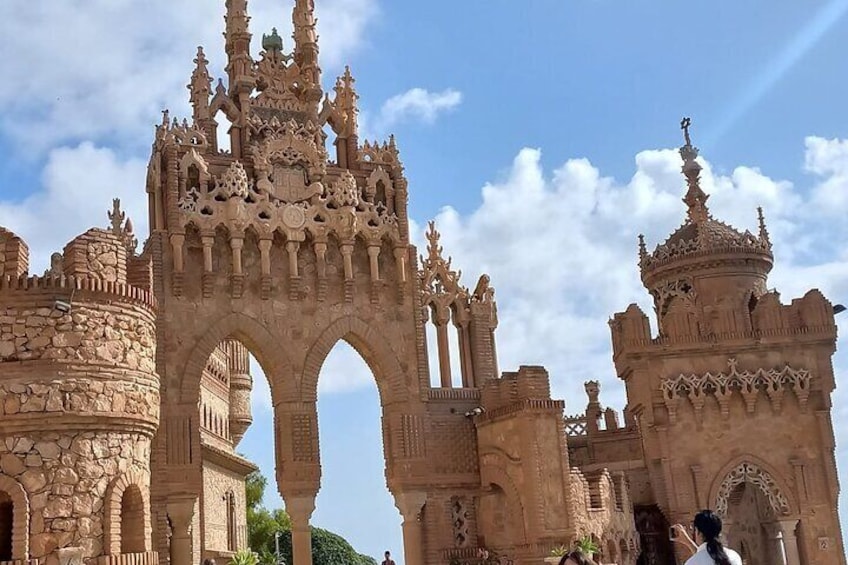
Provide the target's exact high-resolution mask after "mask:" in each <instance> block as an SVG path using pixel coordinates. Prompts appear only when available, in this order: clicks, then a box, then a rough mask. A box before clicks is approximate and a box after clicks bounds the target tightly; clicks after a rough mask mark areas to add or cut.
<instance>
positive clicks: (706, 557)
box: [686, 543, 742, 565]
mask: <svg viewBox="0 0 848 565" xmlns="http://www.w3.org/2000/svg"><path fill="white" fill-rule="evenodd" d="M724 552H725V553H726V554H727V558H728V559H729V560H730V565H742V558H741V557H739V554H738V553H736V552H735V551H733V550H732V549H729V548H727V547H725V548H724ZM686 565H715V561H713V558H712V557H710V554H709V553H707V544H705V543H704V544H701V547H699V548H698V551H697V552H695V555H693V556H692V557H690V558H689V559H688V560H687V561H686Z"/></svg>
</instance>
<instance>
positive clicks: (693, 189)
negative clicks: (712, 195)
mask: <svg viewBox="0 0 848 565" xmlns="http://www.w3.org/2000/svg"><path fill="white" fill-rule="evenodd" d="M691 125H692V120H691V119H689V118H683V120H681V122H680V129H682V130H683V139H684V142H685V145H684V146H683V147H681V148H680V156H681V157H682V158H683V175H684V176H685V177H686V184H687V185H688V189H687V191H686V196H685V197H684V198H683V202H685V203H686V206H688V208H689V209H688V211H687V214H688V216H689V221H691V222H692V223H696V224H697V223H701V222H704V221H706V220H707V218H709V216H710V210H709V208H707V199H709V195H707V194H706V193H705V192H704V191H703V190H701V165H699V164H698V162H697V161H696V159H697V158H698V148H697V147H694V146H693V145H692V139H691V138H690V137H689V127H690V126H691Z"/></svg>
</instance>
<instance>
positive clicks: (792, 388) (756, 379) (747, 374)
mask: <svg viewBox="0 0 848 565" xmlns="http://www.w3.org/2000/svg"><path fill="white" fill-rule="evenodd" d="M728 365H729V368H730V370H729V371H728V372H727V373H718V374H712V373H705V374H703V375H696V374H690V375H684V374H680V375H678V376H677V377H672V378H667V379H664V380H663V381H662V382H661V384H660V390H661V392H662V394H663V399H664V400H665V405H666V407H667V408H668V411H669V415H670V417H671V418H672V420H674V419H675V418H676V415H677V409H678V408H679V406H680V404H681V402H683V401H686V400H688V401H689V402H691V404H692V406H693V407H694V408H695V412H696V414H699V415H700V413H701V411H702V410H703V408H704V404H705V402H706V399H707V397H708V396H713V397H714V398H715V399H716V400H717V401H718V403H719V406H720V408H721V413H722V415H723V416H725V417H727V416H728V415H729V413H730V406H729V403H730V397H731V396H732V395H733V394H734V393H739V394H741V395H742V397H743V399H744V400H745V407H746V409H747V411H748V413H749V414H751V413H753V412H754V408H755V406H756V403H757V398H758V397H759V395H760V394H761V392H763V391H764V392H765V393H766V395H767V396H768V398H769V400H770V402H771V405H772V408H773V409H774V410H775V412H780V410H781V408H782V406H783V404H782V402H783V396H784V394H785V393H786V392H791V393H793V394H794V395H795V396H796V397H797V399H798V403H799V404H800V406H801V409H802V410H805V409H806V406H807V400H808V398H809V396H810V381H811V380H812V375H811V374H810V372H809V371H808V370H806V369H793V368H792V367H790V366H789V365H786V366H785V367H784V368H783V369H762V368H761V369H757V370H756V371H747V370H746V371H739V369H738V366H737V362H736V359H730V360H729V361H728Z"/></svg>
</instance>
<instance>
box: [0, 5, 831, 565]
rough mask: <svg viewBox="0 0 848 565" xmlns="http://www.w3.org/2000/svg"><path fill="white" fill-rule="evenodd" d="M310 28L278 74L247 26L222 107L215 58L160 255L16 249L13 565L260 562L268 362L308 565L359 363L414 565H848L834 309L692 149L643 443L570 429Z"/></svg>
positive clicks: (120, 223) (161, 166)
mask: <svg viewBox="0 0 848 565" xmlns="http://www.w3.org/2000/svg"><path fill="white" fill-rule="evenodd" d="M293 20H294V30H295V33H294V40H295V41H294V46H293V50H292V51H291V52H287V51H285V50H284V44H283V40H282V39H281V38H280V37H279V36H278V35H277V34H276V32H273V33H271V34H270V35H265V36H263V38H262V52H261V53H260V54H259V57H258V58H257V59H254V57H253V55H252V54H251V51H250V40H251V34H250V31H249V28H248V21H249V18H248V14H247V2H246V0H227V2H226V53H227V57H228V63H229V64H228V66H227V73H228V85H227V86H224V84H223V83H219V85H218V86H217V87H216V88H215V89H214V90H213V88H212V86H211V85H212V77H211V76H210V75H209V72H208V69H207V64H208V62H207V60H206V58H205V55H204V53H203V51H202V49H201V50H199V51H198V54H197V57H196V59H195V70H194V72H193V74H192V76H191V80H190V84H189V90H190V92H191V103H192V107H193V116H192V120H191V122H189V121H188V120H185V121H183V122H179V121H177V120H173V121H172V120H171V119H170V117H169V116H168V115H167V113H166V115H165V118H164V120H163V122H162V123H161V125H159V126H158V127H157V129H156V136H155V140H154V144H153V151H152V156H151V160H150V166H149V170H148V178H147V192H148V197H149V214H150V216H149V219H150V227H151V233H150V237H149V238H148V239H147V240H146V242H145V244H144V247H143V250H142V251H141V252H140V253H139V252H137V250H136V247H137V241H136V238H135V236H134V235H133V230H132V226H131V223H130V221H129V219H127V218H126V217H125V215H124V214H123V213H122V212H121V210H120V206H119V202H117V201H115V202H114V203H113V209H112V210H111V212H110V213H109V218H110V220H111V224H112V225H111V228H110V229H97V228H95V229H92V230H89V231H88V232H86V233H85V234H83V235H81V236H80V237H78V238H76V239H74V240H73V241H72V242H71V243H69V244H68V245H67V246H66V247H65V249H64V251H63V253H57V254H54V256H53V257H52V260H51V268H50V269H49V270H48V272H47V273H45V275H44V276H43V277H29V276H28V259H29V257H28V252H27V248H26V244H25V243H24V242H23V241H22V240H21V239H20V238H18V237H17V236H15V235H14V234H12V233H11V232H8V231H6V230H2V229H0V275H2V276H0V423H1V424H2V426H0V562H5V561H13V562H15V564H16V565H22V564H23V563H25V562H27V561H37V562H40V563H44V564H45V565H47V564H49V565H59V563H62V565H64V563H65V561H69V562H73V563H79V562H81V561H86V562H88V563H92V564H97V565H107V564H108V565H156V563H159V562H161V563H173V565H189V564H195V565H196V564H198V563H200V562H201V561H202V560H203V559H205V558H210V557H211V558H215V559H220V560H225V559H226V558H227V557H228V556H230V555H232V553H233V552H234V551H236V550H238V549H240V548H243V547H245V544H246V523H245V492H244V478H245V476H246V475H247V474H249V473H250V472H251V471H252V470H253V469H254V467H253V465H252V464H250V463H249V462H248V461H245V460H243V459H242V458H241V457H239V456H238V455H236V454H235V450H236V448H237V446H238V443H239V441H240V440H241V438H242V436H243V435H244V432H245V430H246V429H247V428H248V426H249V425H250V423H251V420H252V416H251V414H250V392H251V389H252V378H251V376H250V374H249V370H248V355H249V354H248V351H250V352H251V353H253V354H254V355H255V356H256V358H257V360H258V361H259V362H260V364H261V365H262V367H263V370H264V372H265V374H266V376H267V377H268V380H269V384H270V388H271V394H272V404H273V406H274V412H275V414H274V424H275V425H274V436H275V437H274V446H275V453H276V458H277V467H276V477H275V479H276V482H277V485H278V488H279V491H280V493H281V495H282V497H283V498H284V500H285V503H286V509H287V510H288V512H289V514H290V516H291V519H292V526H293V545H294V559H295V563H294V565H310V563H311V547H310V536H309V521H310V518H311V515H312V512H313V510H314V505H315V497H316V494H317V492H318V488H319V486H320V480H321V458H320V450H319V442H318V432H319V431H318V425H317V422H318V420H317V414H316V401H317V383H318V375H319V372H320V368H321V365H322V363H323V362H324V359H325V358H326V356H327V355H328V353H329V352H330V350H331V349H332V348H333V347H334V345H335V344H336V343H337V342H338V341H339V340H345V341H347V342H348V343H350V344H351V345H352V346H353V347H354V348H355V349H356V350H357V351H358V352H359V353H360V354H361V355H362V357H363V358H364V359H365V361H366V362H367V363H368V365H369V367H370V368H371V370H372V372H373V373H374V377H375V380H376V382H377V386H378V391H379V395H380V401H381V406H382V411H383V415H382V427H383V448H384V453H385V459H386V483H387V487H388V489H389V490H390V491H391V493H392V494H393V496H394V499H395V502H396V505H397V508H398V510H399V512H400V514H401V515H402V517H403V534H404V553H405V561H406V563H408V564H409V565H421V564H434V565H435V564H438V563H446V562H447V563H451V564H454V565H464V564H478V563H480V562H481V561H482V558H481V557H480V556H481V554H482V553H483V552H481V550H482V549H483V548H486V549H488V550H489V552H490V555H491V556H497V558H496V559H497V560H499V561H500V562H501V563H507V562H513V563H518V564H522V565H523V564H531V563H533V564H538V563H541V562H542V560H543V559H544V558H545V557H547V556H548V555H549V554H550V551H551V549H553V548H554V547H556V546H560V545H563V544H565V545H569V544H571V543H572V542H573V541H574V540H576V539H578V538H580V537H590V538H592V539H594V540H595V541H596V543H597V544H598V546H599V547H600V549H601V552H600V555H598V557H599V559H601V560H602V561H603V562H607V563H608V562H615V563H620V564H626V565H632V564H634V563H637V559H638V560H640V561H638V562H639V563H666V562H671V560H673V559H674V556H673V554H672V553H673V548H671V546H670V543H669V540H668V525H669V523H670V522H676V521H688V520H689V518H690V516H691V515H692V514H693V513H694V512H695V511H696V510H698V509H699V508H701V507H714V508H716V509H717V510H718V511H719V512H720V513H722V514H723V515H724V516H725V518H726V519H727V522H728V534H729V538H730V541H731V543H734V542H737V543H738V544H739V545H740V546H744V550H745V552H746V557H747V558H748V561H749V563H773V562H776V561H774V559H776V556H778V555H783V554H785V555H786V556H787V558H788V563H790V564H791V565H796V564H798V563H810V564H819V565H830V564H840V565H844V564H845V558H844V550H843V546H842V535H841V531H840V529H839V522H838V518H837V513H836V502H835V501H836V497H837V493H838V484H837V481H836V467H835V461H834V455H833V448H834V437H833V430H832V426H831V423H830V394H831V392H832V391H833V388H834V386H835V380H834V376H833V372H832V368H831V365H830V358H831V355H832V353H833V351H834V347H835V337H836V334H835V325H834V318H833V316H834V311H833V308H832V306H831V305H830V303H829V302H827V300H826V299H825V298H824V297H823V296H821V294H820V293H818V292H817V291H811V292H810V293H808V294H807V296H805V297H804V298H802V299H799V300H796V301H793V302H792V304H790V305H788V306H784V305H782V304H781V303H780V300H779V297H778V296H777V294H776V293H774V292H770V291H767V290H766V289H767V288H768V287H767V285H766V280H767V275H768V272H769V270H770V268H771V264H772V254H771V244H770V242H769V240H768V232H767V230H766V227H765V223H764V221H762V220H761V229H760V233H759V234H758V235H752V234H750V233H747V232H746V233H741V232H738V231H737V230H735V229H733V228H732V227H730V226H727V225H725V224H723V223H721V222H719V221H717V220H715V219H714V218H713V217H712V216H711V215H710V214H709V211H708V210H707V207H706V199H707V196H706V194H705V193H704V192H703V191H702V190H701V188H700V184H699V182H700V181H699V167H698V165H697V162H696V160H695V157H696V156H697V150H696V149H695V148H694V147H693V146H692V144H691V141H690V139H689V135H688V122H686V123H685V124H684V126H685V130H686V144H685V145H684V147H683V148H682V149H681V156H682V157H683V161H684V175H685V177H686V181H687V185H688V191H687V194H686V197H685V200H684V201H685V202H686V203H687V206H688V207H689V215H688V217H687V219H686V221H685V222H684V224H683V225H682V226H681V228H680V229H679V230H678V231H676V232H675V233H674V234H673V235H672V236H671V237H670V238H669V240H668V241H667V242H665V243H664V244H662V245H660V246H659V247H658V248H657V250H656V251H655V252H654V253H648V251H647V248H646V247H645V246H644V244H643V246H642V250H641V256H640V264H641V268H642V276H643V281H644V282H645V286H646V288H647V289H648V291H649V292H651V294H652V295H653V296H654V298H655V301H656V306H657V313H658V316H659V319H658V325H659V333H658V335H656V336H655V335H653V334H652V332H651V329H650V324H649V322H648V319H647V317H646V316H645V315H644V313H642V312H641V311H640V310H639V309H638V307H636V306H635V305H633V306H630V307H629V308H628V309H627V310H626V311H625V312H623V313H620V314H616V315H615V317H614V319H613V320H612V322H611V329H612V341H613V348H614V360H615V363H616V368H617V371H618V374H619V376H620V377H621V378H622V380H623V381H624V382H625V386H626V387H627V396H628V405H627V407H626V409H625V410H624V413H623V414H622V416H623V418H622V420H623V421H621V420H620V419H619V415H618V414H616V413H615V412H614V411H612V410H609V409H607V410H604V409H603V407H602V406H601V403H600V396H599V395H600V390H599V387H598V385H597V383H593V382H589V383H587V384H586V391H587V394H588V396H589V402H588V404H587V409H586V412H585V414H580V415H577V416H568V417H563V403H562V402H561V401H559V400H555V399H551V396H550V387H549V378H548V374H547V372H546V371H545V369H544V368H542V367H536V366H525V367H521V368H520V369H519V370H518V371H516V372H507V373H501V372H500V369H499V367H498V364H497V355H496V345H495V330H496V328H497V326H498V318H497V306H496V303H495V299H494V295H495V294H494V289H493V287H492V286H491V282H490V280H489V278H488V276H486V275H483V276H481V277H480V278H479V279H478V282H477V284H476V286H475V288H474V289H473V290H470V289H469V288H467V287H466V286H464V284H463V281H462V280H461V277H460V274H459V272H458V271H457V270H456V269H454V268H453V266H452V265H451V261H450V259H449V258H446V257H445V255H444V254H443V249H442V247H441V245H440V236H439V233H438V231H436V228H435V226H434V225H432V224H431V225H430V227H429V230H428V233H427V238H428V240H429V241H428V246H427V249H426V251H425V252H424V253H422V254H421V255H418V252H417V250H416V249H415V248H414V247H413V246H412V245H411V243H410V235H409V222H408V216H407V200H408V197H409V192H408V186H407V181H406V178H405V177H404V173H403V166H402V163H401V161H400V157H399V152H398V148H397V145H396V143H395V140H394V139H393V138H392V139H390V140H388V141H386V142H384V143H371V142H360V141H359V139H358V130H357V113H358V110H357V99H358V95H357V93H356V90H355V88H354V79H353V77H352V75H351V74H350V72H349V71H346V72H345V73H344V74H343V75H342V76H341V77H339V78H338V80H337V82H336V84H335V88H334V89H333V93H332V94H331V95H325V93H324V92H323V89H322V87H321V69H320V67H319V65H318V43H317V36H316V31H315V19H314V6H313V3H312V1H311V0H297V1H296V3H295V8H294V13H293ZM219 112H223V113H224V114H225V115H226V118H227V121H228V122H229V124H224V123H220V124H219V123H218V122H217V121H216V120H215V116H216V115H218V113H219ZM219 127H229V130H228V131H229V135H230V140H231V144H230V145H231V148H230V149H229V150H222V148H219V147H218V146H217V131H218V128H219ZM325 127H327V128H329V130H331V131H332V132H333V134H334V135H335V137H336V138H335V142H334V145H335V155H334V159H332V160H331V159H330V156H329V153H328V151H327V144H326V142H325V135H324V128H325ZM430 326H432V327H433V335H435V340H434V342H432V341H431V342H428V340H427V335H428V331H427V328H428V327H430ZM452 333H453V334H454V336H455V343H457V344H458V355H457V359H458V363H454V364H453V365H452V364H451V355H450V351H449V349H450V343H451V342H452V341H453V339H452V336H451V334H452ZM429 350H435V351H436V352H437V353H438V355H437V356H436V358H437V362H436V365H437V366H435V367H430V366H429V365H430V363H429V360H428V351H429ZM431 373H433V374H434V375H438V381H439V386H432V385H431V382H430V374H431ZM767 433H768V434H772V436H771V439H770V440H769V441H765V440H764V436H765V434H767Z"/></svg>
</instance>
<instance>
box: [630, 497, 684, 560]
mask: <svg viewBox="0 0 848 565" xmlns="http://www.w3.org/2000/svg"><path fill="white" fill-rule="evenodd" d="M633 514H634V520H635V522H636V530H637V531H638V532H639V537H640V545H641V547H642V551H641V553H640V554H639V558H638V560H637V561H636V562H637V563H640V564H644V565H665V564H666V563H676V561H675V557H674V550H673V548H672V546H671V542H670V541H669V539H668V529H669V523H668V520H667V519H666V517H665V516H664V515H663V513H662V511H661V510H660V509H659V507H658V506H656V505H650V506H634V507H633Z"/></svg>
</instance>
